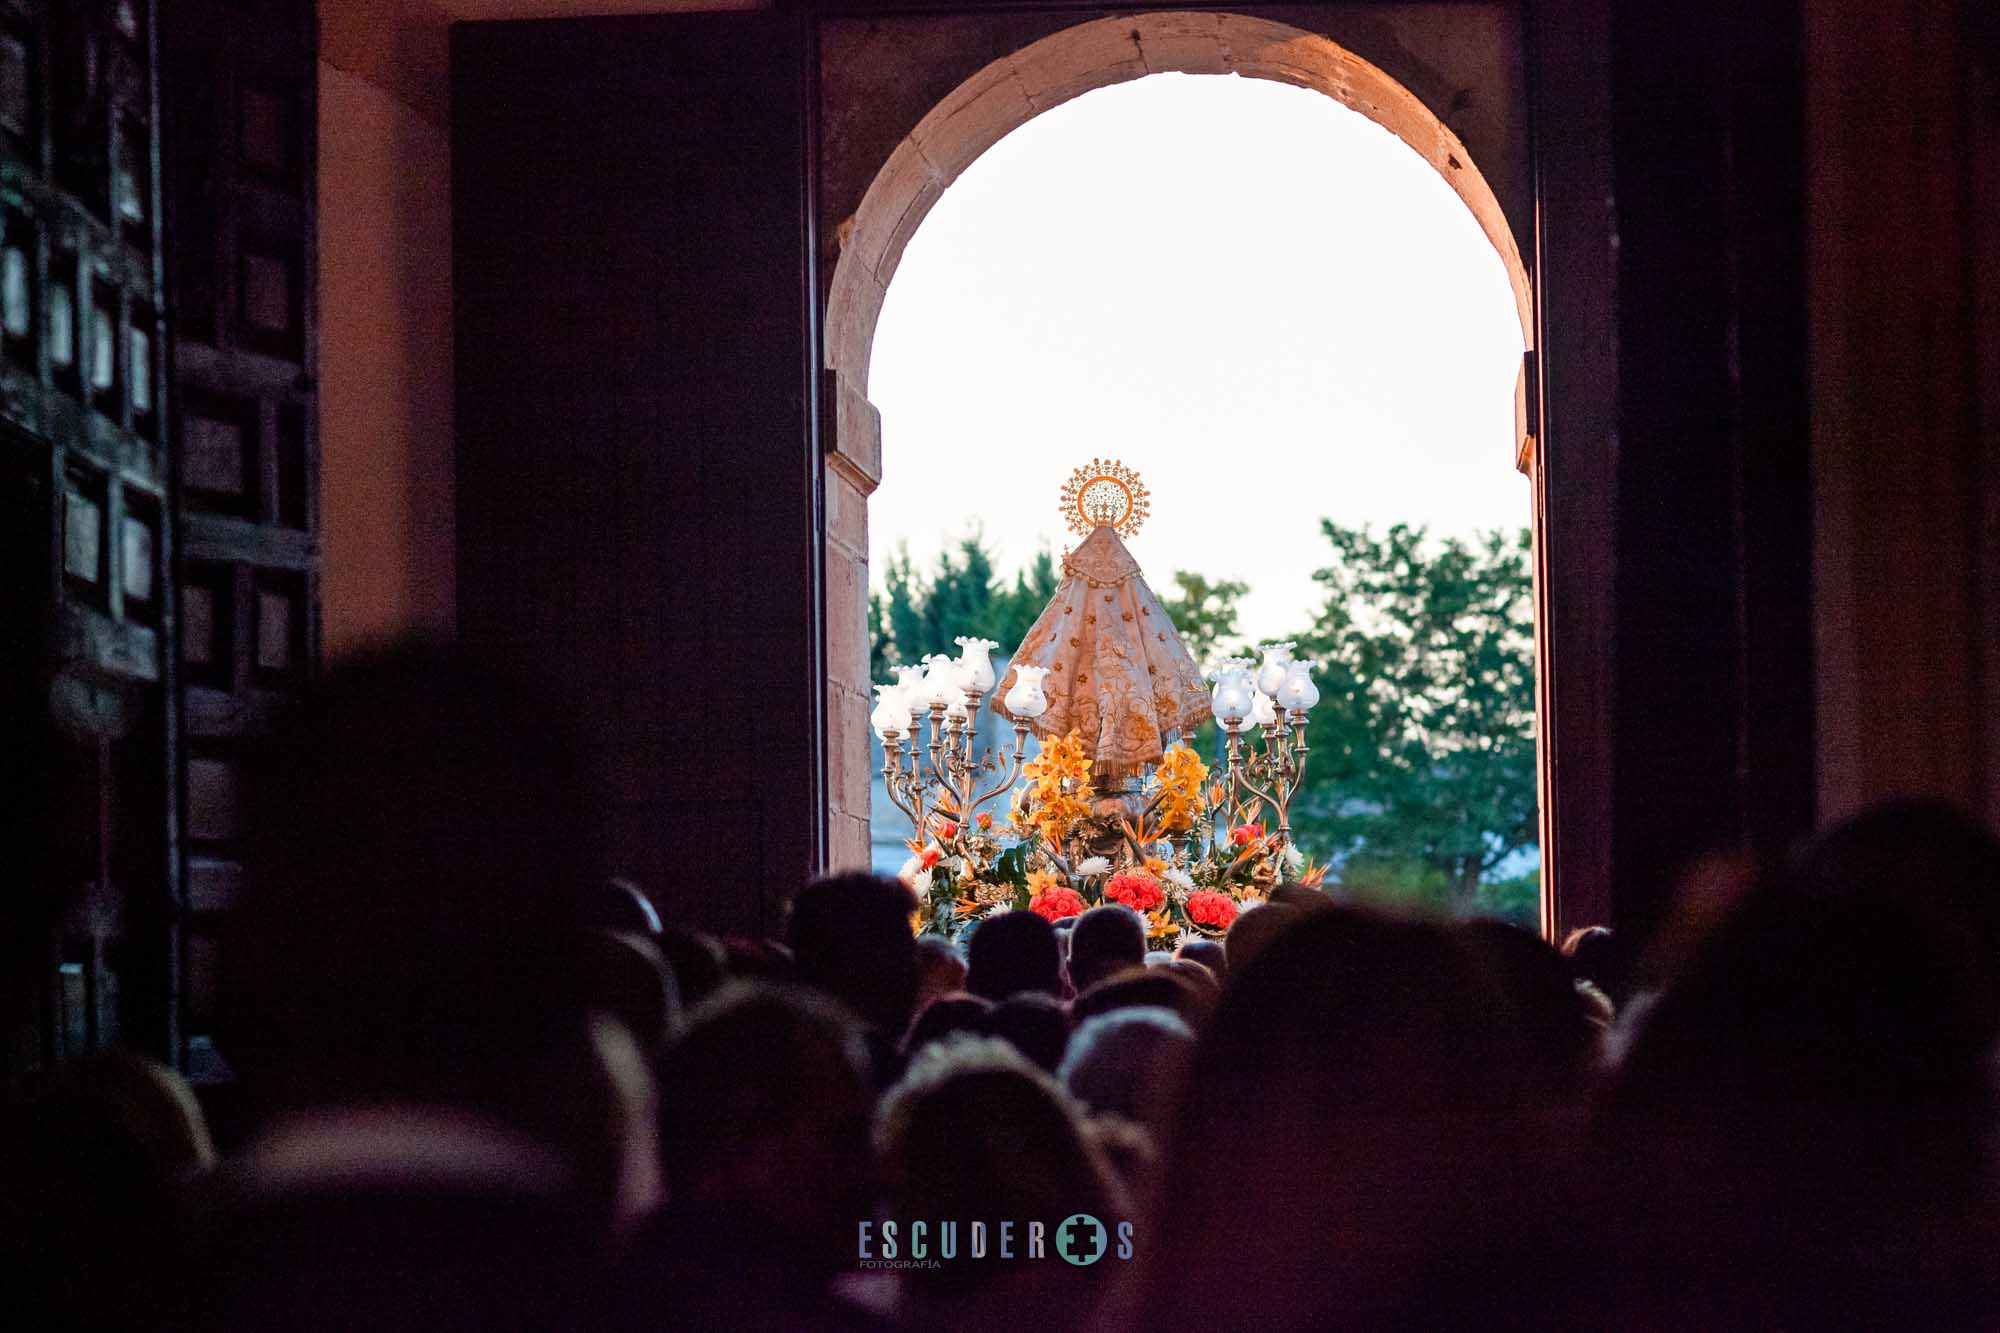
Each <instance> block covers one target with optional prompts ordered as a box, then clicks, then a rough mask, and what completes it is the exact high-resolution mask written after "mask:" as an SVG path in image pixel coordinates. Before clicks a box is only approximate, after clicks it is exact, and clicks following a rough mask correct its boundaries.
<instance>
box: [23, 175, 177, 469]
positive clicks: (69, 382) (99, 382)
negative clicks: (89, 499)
mask: <svg viewBox="0 0 2000 1333" xmlns="http://www.w3.org/2000/svg"><path fill="white" fill-rule="evenodd" d="M44 332H46V335H47V336H46V337H45V338H44V337H41V336H39V335H41V334H43V333H44ZM44 349H46V357H47V364H46V365H44V364H43V355H44ZM159 355H160V337H159V320H158V318H157V316H156V314H155V312H154V311H153V310H152V309H151V307H150V306H148V305H147V304H146V303H145V302H144V301H141V300H135V299H133V298H132V296H131V295H129V294H128V292H127V291H126V289H125V288H123V287H122V286H121V285H120V284H118V283H117V282H115V281H113V280H112V277H111V275H109V274H108V273H106V272H105V271H104V269H103V268H102V267H101V266H100V265H98V264H96V263H94V262H92V261H90V260H87V259H85V258H84V257H83V256H82V255H81V254H79V253H78V252H77V251H76V250H74V249H70V248H68V247H66V246H61V245H53V246H52V245H47V244H45V243H44V242H43V240H42V238H41V236H40V235H39V234H38V230H37V228H36V227H35V224H34V222H33V220H32V219H30V218H29V217H28V216H27V215H25V214H23V213H21V212H18V211H15V210H8V211H7V213H6V221H5V224H4V226H0V358H4V360H5V362H6V364H7V366H8V367H9V368H10V369H11V370H12V371H14V372H15V373H18V374H21V375H25V376H28V377H30V378H33V379H35V380H38V381H39V380H42V379H43V378H44V377H46V382H47V383H48V384H49V385H51V386H52V387H54V388H55V389H58V390H60V391H61V392H62V393H63V394H64V395H65V396H67V397H69V398H72V399H74V400H76V401H78V402H81V403H87V404H88V405H89V406H90V407H91V408H92V409H94V410H95V411H96V412H97V414H98V415H99V416H102V417H104V418H105V419H106V420H108V421H110V422H112V423H113V424H115V425H117V426H119V427H121V428H122V429H125V430H129V431H131V432H133V433H134V434H136V435H139V436H141V437H142V438H144V439H147V440H153V441H157V440H158V439H159V437H160V392H159V390H160V385H159V374H160V365H159Z"/></svg>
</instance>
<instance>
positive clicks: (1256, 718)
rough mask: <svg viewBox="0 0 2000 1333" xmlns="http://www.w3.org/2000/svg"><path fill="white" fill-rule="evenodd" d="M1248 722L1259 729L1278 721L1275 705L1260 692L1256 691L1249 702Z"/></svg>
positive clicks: (1268, 697) (1269, 697)
mask: <svg viewBox="0 0 2000 1333" xmlns="http://www.w3.org/2000/svg"><path fill="white" fill-rule="evenodd" d="M1250 720H1251V721H1252V722H1254V723H1256V724H1257V725H1258V726H1260V727H1268V726H1271V725H1272V724H1273V723H1275V722H1276V721H1277V720H1278V707H1277V705H1276V704H1274V703H1273V702H1271V696H1270V695H1268V694H1266V693H1264V691H1262V690H1258V691H1257V693H1256V694H1255V696H1253V697H1252V699H1251V700H1250Z"/></svg>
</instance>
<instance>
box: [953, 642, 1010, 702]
mask: <svg viewBox="0 0 2000 1333" xmlns="http://www.w3.org/2000/svg"><path fill="white" fill-rule="evenodd" d="M955 642H956V643H957V644H958V647H959V653H958V687H959V688H960V689H961V690H964V691H965V692H966V693H968V694H984V693H986V692H987V691H988V690H990V689H992V688H993V659H992V657H991V656H990V654H991V653H992V652H993V650H994V649H995V648H998V647H999V646H1000V645H999V644H997V643H995V642H994V641H993V640H991V639H958V640H955Z"/></svg>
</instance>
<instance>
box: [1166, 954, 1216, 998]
mask: <svg viewBox="0 0 2000 1333" xmlns="http://www.w3.org/2000/svg"><path fill="white" fill-rule="evenodd" d="M1159 970H1160V971H1162V972H1165V973H1168V974H1169V975H1172V976H1176V977H1179V978H1180V979H1181V980H1183V981H1186V982H1188V983H1190V984H1191V985H1192V986H1193V987H1194V988H1195V989H1196V990H1197V991H1199V992H1201V996H1202V1003H1203V1005H1204V1006H1205V1007H1207V1008H1209V1009H1213V1008H1214V1007H1215V1002H1216V1000H1218V999H1219V998H1221V996H1222V983H1221V982H1219V981H1217V980H1216V979H1215V973H1213V972H1211V971H1209V970H1208V969H1207V968H1205V967H1203V966H1202V965H1201V964H1200V963H1195V962H1190V961H1189V960H1187V959H1185V958H1169V959H1168V960H1167V961H1166V962H1164V963H1162V964H1160V969H1159Z"/></svg>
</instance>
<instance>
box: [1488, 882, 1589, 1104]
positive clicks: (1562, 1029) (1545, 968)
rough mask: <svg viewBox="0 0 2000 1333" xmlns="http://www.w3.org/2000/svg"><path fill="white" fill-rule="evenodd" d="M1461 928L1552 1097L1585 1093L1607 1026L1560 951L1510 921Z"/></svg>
mask: <svg viewBox="0 0 2000 1333" xmlns="http://www.w3.org/2000/svg"><path fill="white" fill-rule="evenodd" d="M1459 929H1460V930H1461V931H1462V932H1463V933H1464V936H1465V939H1466V942H1467V943H1469V944H1470V945H1471V946H1472V950H1473V953H1474V956H1475V958H1476V960H1477V963H1478V965H1479V966H1480V967H1481V968H1482V969H1483V970H1484V972H1485V974H1486V976H1487V978H1488V979H1489V980H1490V981H1491V982H1492V984H1493V986H1494V987H1495V988H1496V989H1497V990H1499V991H1500V992H1501V994H1502V995H1503V996H1504V998H1505V1000H1506V1002H1507V1005H1508V1009H1509V1012H1510V1013H1511V1014H1513V1015H1514V1016H1515V1019H1516V1022H1517V1023H1518V1024H1519V1026H1520V1028H1521V1031H1522V1035H1523V1036H1524V1037H1526V1038H1527V1043H1528V1050H1529V1052H1530V1053H1531V1054H1532V1055H1533V1056H1534V1057H1535V1058H1536V1060H1537V1062H1538V1064H1537V1068H1538V1069H1539V1071H1540V1072H1541V1073H1542V1074H1543V1075H1544V1076H1545V1077H1546V1078H1547V1079H1548V1094H1549V1096H1550V1097H1551V1098H1558V1097H1577V1096H1581V1095H1582V1093H1583V1091H1584V1082H1585V1080H1586V1079H1587V1078H1588V1077H1589V1076H1590V1074H1591V1073H1592V1071H1593V1070H1594V1069H1595V1067H1596V1065H1597V1062H1598V1059H1599V1054H1600V1049H1601V1042H1602V1037H1603V1030H1604V1029H1603V1024H1602V1020H1601V1018H1600V1017H1599V1014H1598V1011H1597V1010H1596V1009H1595V1008H1594V1007H1593V1005H1592V1003H1591V1001H1590V1000H1588V999H1586V998H1585V997H1584V996H1583V995H1582V994H1581V993H1579V992H1578V990H1577V988H1576V983H1575V981H1574V980H1573V979H1572V978H1571V976H1570V970H1569V968H1568V966H1567V965H1566V964H1565V963H1564V961H1563V957H1562V955H1561V954H1559V953H1557V952H1556V950H1555V949H1553V948H1551V947H1550V946H1549V944H1548V942H1547V941H1546V940H1544V939H1543V938H1542V937H1541V936H1540V935H1537V934H1534V933H1533V932H1531V931H1528V930H1523V929H1522V928H1521V927H1519V926H1516V925H1513V924H1512V923H1510V922H1506V921H1498V920H1494V919H1491V918H1483V919H1476V920H1471V921H1467V922H1465V923H1463V924H1462V925H1461V926H1460V927H1459Z"/></svg>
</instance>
